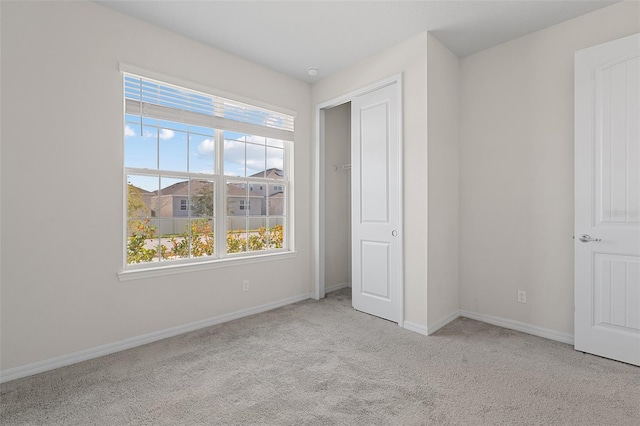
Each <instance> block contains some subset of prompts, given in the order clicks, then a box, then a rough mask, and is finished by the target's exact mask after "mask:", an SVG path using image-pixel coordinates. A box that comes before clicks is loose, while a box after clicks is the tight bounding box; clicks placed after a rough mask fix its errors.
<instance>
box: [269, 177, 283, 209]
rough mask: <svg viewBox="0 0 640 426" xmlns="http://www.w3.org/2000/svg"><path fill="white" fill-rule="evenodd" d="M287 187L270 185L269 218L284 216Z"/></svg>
mask: <svg viewBox="0 0 640 426" xmlns="http://www.w3.org/2000/svg"><path fill="white" fill-rule="evenodd" d="M284 202H285V187H284V185H274V184H269V208H268V211H267V214H268V215H269V216H284V212H285V210H284Z"/></svg>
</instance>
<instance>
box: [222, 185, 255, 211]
mask: <svg viewBox="0 0 640 426" xmlns="http://www.w3.org/2000/svg"><path fill="white" fill-rule="evenodd" d="M249 207H250V205H249V200H248V199H247V184H246V183H244V182H229V183H227V216H246V215H247V213H248V209H249Z"/></svg>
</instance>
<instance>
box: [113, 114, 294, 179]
mask: <svg viewBox="0 0 640 426" xmlns="http://www.w3.org/2000/svg"><path fill="white" fill-rule="evenodd" d="M124 136H125V167H135V168H142V169H150V170H158V168H159V169H160V170H169V171H179V172H195V173H206V174H213V173H214V165H215V142H214V131H213V129H211V128H206V127H199V126H193V125H186V124H183V123H176V122H171V121H163V120H156V119H151V118H148V117H144V118H142V122H141V118H140V116H136V115H129V114H127V115H126V124H125V128H124ZM283 147H284V143H283V142H282V141H280V140H275V139H269V138H265V137H261V136H254V135H245V134H241V133H236V132H230V131H225V132H224V154H223V157H224V173H225V175H226V176H239V177H244V176H251V175H253V174H255V173H258V172H261V171H263V170H266V169H269V168H278V169H281V170H283V164H284V149H283ZM181 180H183V179H177V180H175V179H163V181H162V187H165V186H167V185H169V184H173V183H176V182H178V181H181ZM129 183H131V184H133V185H135V186H137V187H139V188H143V189H145V190H147V191H154V190H157V189H158V179H157V178H149V177H144V176H131V175H130V176H129Z"/></svg>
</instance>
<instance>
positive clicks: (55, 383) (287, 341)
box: [0, 289, 640, 426]
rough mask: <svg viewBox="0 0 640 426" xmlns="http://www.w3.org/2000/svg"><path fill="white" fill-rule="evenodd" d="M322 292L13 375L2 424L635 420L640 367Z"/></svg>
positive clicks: (638, 419)
mask: <svg viewBox="0 0 640 426" xmlns="http://www.w3.org/2000/svg"><path fill="white" fill-rule="evenodd" d="M350 300H351V299H350V293H349V289H344V290H340V291H337V292H335V293H332V294H329V295H328V297H327V298H326V299H324V300H321V301H312V300H309V301H304V302H300V303H296V304H293V305H289V306H285V307H283V308H279V309H276V310H273V311H270V312H266V313H263V314H259V315H254V316H251V317H247V318H243V319H240V320H236V321H232V322H229V323H225V324H220V325H217V326H213V327H209V328H206V329H203V330H199V331H195V332H191V333H188V334H184V335H181V336H176V337H172V338H170V339H166V340H162V341H159V342H156V343H152V344H148V345H145V346H142V347H139V348H135V349H131V350H127V351H124V352H120V353H117V354H113V355H109V356H105V357H102V358H98V359H94V360H90V361H86V362H82V363H79V364H75V365H72V366H69V367H64V368H60V369H58V370H55V371H50V372H46V373H42V374H38V375H36V376H32V377H28V378H24V379H20V380H15V381H12V382H9V383H5V384H3V385H2V386H1V387H0V398H1V400H0V421H1V423H2V424H5V425H23V424H28V425H128V424H132V425H226V424H234V425H251V424H256V425H257V424H260V425H315V424H318V425H351V424H353V425H356V424H358V425H431V424H433V425H635V426H637V425H640V368H638V367H633V366H630V365H627V364H622V363H618V362H615V361H610V360H607V359H603V358H599V357H595V356H592V355H586V354H583V353H580V352H576V351H574V350H573V348H572V347H571V346H568V345H565V344H562V343H558V342H554V341H551V340H546V339H543V338H539V337H535V336H530V335H527V334H523V333H519V332H515V331H510V330H506V329H503V328H500V327H495V326H491V325H487V324H483V323H480V322H476V321H473V320H469V319H464V318H461V319H457V320H455V321H454V322H452V323H451V324H449V325H448V326H447V327H445V328H443V329H442V330H440V331H439V332H438V333H436V334H435V335H434V336H431V337H424V336H421V335H418V334H416V333H413V332H410V331H407V330H403V329H401V328H399V327H398V326H397V325H396V324H393V323H391V322H388V321H385V320H382V319H379V318H375V317H372V316H369V315H366V314H363V313H359V312H356V311H354V310H353V309H352V308H351V306H350Z"/></svg>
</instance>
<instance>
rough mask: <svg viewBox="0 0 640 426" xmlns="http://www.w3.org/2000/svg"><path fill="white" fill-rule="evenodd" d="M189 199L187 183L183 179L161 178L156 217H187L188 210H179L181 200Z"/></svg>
mask: <svg viewBox="0 0 640 426" xmlns="http://www.w3.org/2000/svg"><path fill="white" fill-rule="evenodd" d="M188 198H189V181H188V180H185V179H183V178H174V177H167V176H162V177H161V178H160V196H159V199H158V204H157V208H156V209H157V211H158V212H159V214H158V216H160V217H167V218H174V217H188V216H189V211H188V210H180V204H181V201H182V200H186V199H188Z"/></svg>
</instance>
